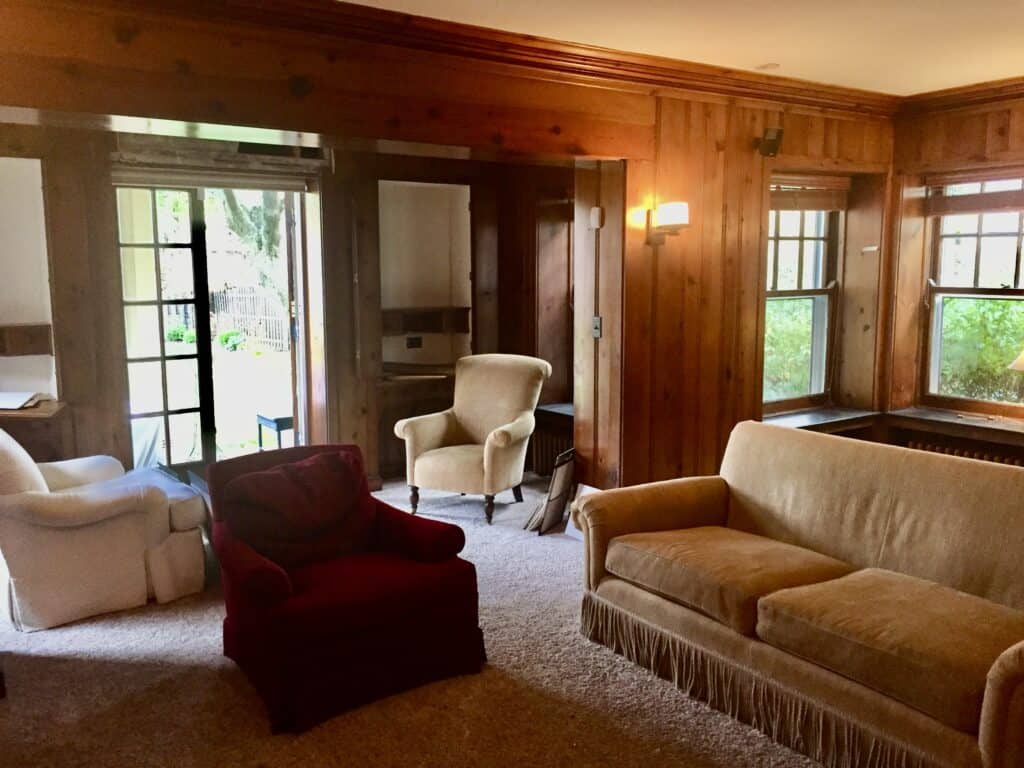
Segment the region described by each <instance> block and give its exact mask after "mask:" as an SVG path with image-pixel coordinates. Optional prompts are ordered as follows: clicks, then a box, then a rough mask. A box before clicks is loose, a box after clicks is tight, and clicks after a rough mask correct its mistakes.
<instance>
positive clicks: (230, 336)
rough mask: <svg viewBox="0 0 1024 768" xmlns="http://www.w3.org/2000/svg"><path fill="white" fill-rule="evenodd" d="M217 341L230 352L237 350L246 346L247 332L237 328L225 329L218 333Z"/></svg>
mask: <svg viewBox="0 0 1024 768" xmlns="http://www.w3.org/2000/svg"><path fill="white" fill-rule="evenodd" d="M217 343H218V344H220V345H221V346H222V347H224V349H226V350H227V351H228V352H236V351H237V350H239V349H241V348H242V347H243V346H245V334H244V333H242V332H241V331H239V330H237V329H232V330H230V331H223V332H221V333H220V334H218V335H217Z"/></svg>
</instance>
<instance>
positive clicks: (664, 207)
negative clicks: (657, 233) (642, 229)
mask: <svg viewBox="0 0 1024 768" xmlns="http://www.w3.org/2000/svg"><path fill="white" fill-rule="evenodd" d="M689 223H690V205H689V203H662V204H661V205H659V206H658V207H657V208H655V209H654V216H653V217H652V221H651V225H652V226H653V227H654V228H655V229H658V230H661V231H663V232H678V231H679V229H680V228H681V227H685V226H686V225H687V224H689Z"/></svg>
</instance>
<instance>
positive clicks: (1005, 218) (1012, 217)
mask: <svg viewBox="0 0 1024 768" xmlns="http://www.w3.org/2000/svg"><path fill="white" fill-rule="evenodd" d="M1019 228H1020V214H1019V213H1017V212H1016V211H1008V212H1004V213H985V214H982V216H981V231H982V232H985V233H989V232H998V233H999V234H1003V233H1011V234H1016V233H1017V232H1018V231H1019Z"/></svg>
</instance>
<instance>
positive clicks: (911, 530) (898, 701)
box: [574, 422, 1024, 768]
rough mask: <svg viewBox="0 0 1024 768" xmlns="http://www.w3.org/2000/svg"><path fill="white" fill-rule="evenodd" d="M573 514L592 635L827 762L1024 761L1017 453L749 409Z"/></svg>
mask: <svg viewBox="0 0 1024 768" xmlns="http://www.w3.org/2000/svg"><path fill="white" fill-rule="evenodd" d="M574 515H575V519H576V522H577V525H578V526H579V527H580V529H581V530H582V531H583V533H584V541H585V546H586V576H585V581H586V592H585V595H584V599H583V626H582V631H583V633H584V635H586V636H587V637H588V638H590V639H591V640H594V641H596V642H599V643H603V644H604V645H607V646H608V647H609V648H611V649H613V650H614V651H616V652H618V653H621V654H623V655H624V656H626V657H627V658H629V659H631V660H632V661H634V662H636V663H637V664H641V665H643V666H644V667H647V668H649V669H651V670H652V671H654V672H656V673H657V674H659V675H661V676H663V677H665V678H668V679H670V680H673V681H674V682H675V683H676V684H677V685H678V686H679V687H680V688H681V689H683V690H684V691H685V692H687V693H688V694H690V695H692V696H694V697H697V698H700V699H703V700H705V701H707V702H708V703H709V704H711V706H713V707H715V708H717V709H719V710H722V711H724V712H727V713H729V714H730V715H732V716H733V717H736V718H738V719H740V720H743V721H744V722H747V723H750V724H752V725H753V726H754V727H756V728H758V729H760V730H761V731H763V732H764V733H766V734H768V735H769V736H770V737H771V738H773V739H774V740H776V741H778V742H780V743H783V744H786V745H787V746H789V747H792V748H793V749H796V750H798V751H800V752H803V753H805V754H807V755H809V756H810V757H812V758H814V759H815V760H818V761H819V762H822V763H824V764H825V765H828V766H845V767H848V768H849V767H852V766H858V767H859V766H872V767H874V766H878V767H884V768H895V767H896V766H899V767H900V768H915V767H917V766H949V767H950V768H952V767H953V766H956V767H957V768H964V767H967V766H984V767H985V768H997V767H998V768H1009V767H1010V766H1024V470H1021V469H1019V468H1015V467H1008V466H1003V465H999V464H992V463H986V462H980V461H972V460H969V459H958V458H953V457H949V456H941V455H937V454H931V453H924V452H919V451H911V450H907V449H903V448H895V447H892V446H885V445H878V444H873V443H867V442H861V441H856V440H850V439H846V438H839V437H830V436H827V435H819V434H814V433H808V432H802V431H799V430H793V429H786V428H782V427H772V426H767V425H763V424H757V423H753V422H746V423H743V424H740V425H738V426H737V427H736V429H735V430H734V431H733V434H732V437H731V438H730V440H729V445H728V448H727V450H726V454H725V459H724V461H723V463H722V470H721V474H720V475H719V476H715V477H697V478H686V479H681V480H670V481H667V482H660V483H652V484H649V485H642V486H635V487H630V488H621V489H616V490H612V491H606V492H603V493H599V494H595V495H593V496H588V497H585V498H584V499H583V500H582V501H581V502H580V503H579V504H578V505H577V507H576V508H575V510H574Z"/></svg>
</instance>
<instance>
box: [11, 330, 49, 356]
mask: <svg viewBox="0 0 1024 768" xmlns="http://www.w3.org/2000/svg"><path fill="white" fill-rule="evenodd" d="M52 354H53V330H52V328H51V327H50V326H49V325H44V324H34V323H24V324H18V325H0V357H21V356H24V355H52Z"/></svg>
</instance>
